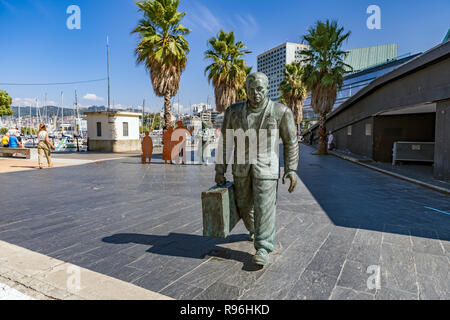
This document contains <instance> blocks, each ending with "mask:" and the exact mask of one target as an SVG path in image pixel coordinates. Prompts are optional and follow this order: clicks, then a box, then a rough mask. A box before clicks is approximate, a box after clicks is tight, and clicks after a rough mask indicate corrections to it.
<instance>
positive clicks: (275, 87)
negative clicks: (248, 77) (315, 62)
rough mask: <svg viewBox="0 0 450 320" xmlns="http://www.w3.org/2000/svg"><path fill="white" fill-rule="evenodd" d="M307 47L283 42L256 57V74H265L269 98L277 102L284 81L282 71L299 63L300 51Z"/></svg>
mask: <svg viewBox="0 0 450 320" xmlns="http://www.w3.org/2000/svg"><path fill="white" fill-rule="evenodd" d="M308 48H309V46H308V45H306V44H301V43H292V42H285V43H283V44H282V45H280V46H278V47H275V48H273V49H270V50H267V51H266V52H264V53H262V54H260V55H259V56H258V72H262V73H265V74H266V76H267V77H268V78H269V87H270V89H269V94H268V95H269V98H270V99H271V100H273V101H278V100H279V97H280V83H281V81H283V79H284V70H285V68H286V65H287V64H290V63H292V62H294V61H300V60H301V58H302V56H301V55H300V51H301V50H306V49H308Z"/></svg>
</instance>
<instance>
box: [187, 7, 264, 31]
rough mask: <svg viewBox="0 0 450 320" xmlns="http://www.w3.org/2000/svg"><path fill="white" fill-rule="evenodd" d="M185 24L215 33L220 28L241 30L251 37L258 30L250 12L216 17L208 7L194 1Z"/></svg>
mask: <svg viewBox="0 0 450 320" xmlns="http://www.w3.org/2000/svg"><path fill="white" fill-rule="evenodd" d="M185 21H186V24H187V25H188V26H189V27H191V25H192V27H193V28H195V27H198V28H200V29H203V30H205V31H207V32H208V33H211V34H214V35H215V34H217V33H218V32H219V30H220V29H223V30H225V31H231V30H234V31H238V30H239V31H242V32H243V33H244V35H245V36H248V37H253V36H255V35H256V34H257V33H258V31H259V25H258V22H257V21H256V19H255V18H254V17H253V16H252V15H251V14H236V15H234V16H231V17H225V18H224V20H221V19H219V18H218V16H217V15H215V14H214V13H213V12H212V11H211V10H210V9H209V8H208V7H206V6H204V5H201V4H199V3H198V2H194V6H193V10H192V11H190V13H189V15H188V16H186V18H185Z"/></svg>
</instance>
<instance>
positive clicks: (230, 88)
mask: <svg viewBox="0 0 450 320" xmlns="http://www.w3.org/2000/svg"><path fill="white" fill-rule="evenodd" d="M247 53H251V52H250V51H247V50H246V49H245V45H244V43H242V42H241V41H237V42H236V39H235V36H234V32H233V31H231V32H225V31H223V30H220V31H219V33H218V35H217V37H212V38H211V39H209V40H208V49H207V50H206V51H205V59H210V60H212V61H213V62H212V63H211V64H210V65H209V66H207V67H206V69H205V74H207V75H208V81H209V82H210V83H211V82H212V85H213V86H214V96H215V100H216V110H217V111H218V112H220V113H222V112H224V111H225V109H226V108H228V107H229V106H230V105H232V104H233V103H236V102H237V101H238V100H240V99H239V98H241V99H242V98H245V99H246V98H247V95H246V94H245V79H246V77H247V73H249V72H250V71H251V69H250V68H248V67H247V65H246V63H245V61H244V60H243V59H242V56H244V55H245V54H247Z"/></svg>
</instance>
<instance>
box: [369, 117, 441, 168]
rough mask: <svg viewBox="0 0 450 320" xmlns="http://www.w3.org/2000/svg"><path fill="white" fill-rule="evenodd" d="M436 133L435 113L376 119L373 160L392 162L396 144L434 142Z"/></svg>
mask: <svg viewBox="0 0 450 320" xmlns="http://www.w3.org/2000/svg"><path fill="white" fill-rule="evenodd" d="M434 133H435V113H420V114H402V115H395V116H378V117H375V121H374V145H373V160H375V161H380V162H391V161H392V150H393V148H394V142H396V141H417V142H434Z"/></svg>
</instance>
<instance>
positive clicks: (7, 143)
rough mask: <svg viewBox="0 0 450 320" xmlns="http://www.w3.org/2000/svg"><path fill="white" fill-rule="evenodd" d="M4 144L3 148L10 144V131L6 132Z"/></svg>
mask: <svg viewBox="0 0 450 320" xmlns="http://www.w3.org/2000/svg"><path fill="white" fill-rule="evenodd" d="M2 146H3V148H8V146H9V133H6V134H5V135H4V136H3V138H2Z"/></svg>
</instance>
